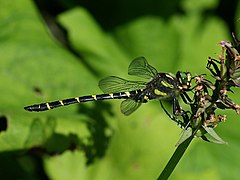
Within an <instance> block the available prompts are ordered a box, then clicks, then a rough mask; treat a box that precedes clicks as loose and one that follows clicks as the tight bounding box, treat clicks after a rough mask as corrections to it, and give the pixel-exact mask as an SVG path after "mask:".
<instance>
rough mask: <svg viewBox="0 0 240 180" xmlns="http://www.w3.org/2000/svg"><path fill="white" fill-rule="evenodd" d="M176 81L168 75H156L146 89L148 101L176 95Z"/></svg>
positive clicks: (177, 90)
mask: <svg viewBox="0 0 240 180" xmlns="http://www.w3.org/2000/svg"><path fill="white" fill-rule="evenodd" d="M178 86H179V84H178V81H177V79H176V78H175V77H174V76H173V75H171V74H168V73H158V74H157V75H156V76H155V77H154V78H153V79H152V80H151V81H150V82H149V83H148V84H147V87H146V91H148V93H147V95H148V97H149V99H166V98H171V97H176V96H177V95H178V92H179V89H178Z"/></svg>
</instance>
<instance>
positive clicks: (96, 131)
mask: <svg viewBox="0 0 240 180" xmlns="http://www.w3.org/2000/svg"><path fill="white" fill-rule="evenodd" d="M199 4H201V3H199ZM0 5H1V6H0V8H1V11H0V27H1V28H0V52H1V61H0V75H1V76H0V80H1V83H2V86H1V89H0V92H1V96H0V100H1V105H0V113H1V114H0V115H1V117H6V118H7V129H6V130H5V131H2V132H0V152H1V153H0V162H1V163H0V169H4V171H1V172H0V175H1V177H12V178H19V177H22V178H23V179H24V178H31V179H32V178H34V177H35V178H36V175H39V174H38V172H39V171H38V168H39V167H38V166H37V165H36V161H35V160H36V159H34V158H32V157H36V156H32V153H33V154H34V155H36V153H37V155H39V153H40V154H41V153H43V154H44V152H45V151H47V152H48V153H47V154H44V156H40V158H41V160H42V167H43V170H44V172H45V174H46V175H47V176H48V177H49V178H53V179H59V178H61V177H68V178H70V179H74V178H76V179H113V178H114V179H156V178H157V176H158V175H159V173H160V172H161V170H162V169H163V168H164V165H165V164H166V162H167V160H168V159H169V158H170V156H171V153H172V152H173V151H174V148H175V147H174V146H175V144H176V142H177V140H178V139H179V136H180V133H181V130H180V129H178V126H176V125H175V124H174V123H172V121H170V120H169V119H168V117H167V116H166V115H165V114H164V113H163V112H162V110H161V109H160V107H159V103H157V102H149V103H148V104H146V105H143V106H142V107H141V108H140V109H139V110H137V111H136V112H135V113H134V114H132V115H131V116H129V117H125V116H124V115H122V114H121V113H120V110H119V104H120V102H119V101H117V102H115V101H114V102H111V103H95V102H92V103H86V104H80V105H75V106H74V105H73V106H69V107H63V108H59V109H56V110H52V111H48V112H42V113H29V112H26V111H24V109H23V107H24V106H26V105H30V104H33V103H38V102H45V101H51V100H57V99H61V98H68V97H74V96H80V95H88V94H91V93H93V94H96V93H101V91H100V90H99V88H98V87H97V84H98V81H99V80H100V79H101V78H103V77H105V76H108V75H117V76H121V77H124V78H125V77H128V79H131V78H132V77H129V76H127V68H128V65H129V63H130V62H131V60H132V59H134V58H136V57H138V56H145V57H146V58H147V60H148V61H149V63H150V64H151V65H153V66H154V67H156V68H157V69H158V70H159V71H162V72H165V71H171V72H172V73H175V72H176V71H177V70H188V71H190V72H193V73H195V72H196V73H206V70H205V65H206V62H207V57H208V56H211V55H214V53H219V52H220V50H219V46H216V44H217V42H219V41H220V40H226V39H227V33H226V29H227V28H226V27H225V25H224V24H223V23H222V21H221V20H219V19H218V18H216V17H210V18H207V20H205V21H203V19H202V16H200V12H201V11H202V9H204V8H206V7H205V6H203V5H199V6H198V11H195V12H196V13H194V14H193V12H194V11H192V10H191V9H189V8H191V6H190V7H188V9H186V15H185V16H182V15H176V16H173V17H171V18H169V19H168V20H166V19H165V20H164V19H162V18H161V17H159V16H153V15H149V16H142V17H138V18H136V19H132V20H131V21H128V22H127V23H124V24H119V25H118V26H117V27H116V28H115V29H113V30H111V31H104V30H103V29H102V28H101V26H100V25H99V24H98V23H97V21H96V20H95V19H94V18H93V16H92V15H91V14H90V13H89V12H88V10H86V9H85V8H83V7H78V8H74V9H70V10H68V11H66V12H64V13H62V14H60V16H59V17H58V21H59V23H60V24H61V25H62V26H63V27H64V28H65V29H66V31H67V32H68V37H69V42H70V45H71V46H72V47H73V49H74V50H75V51H76V52H78V53H79V54H80V55H81V56H79V57H82V58H79V57H78V56H75V55H74V54H73V53H72V52H71V51H69V50H67V49H65V48H64V47H63V46H62V45H61V44H60V43H58V42H57V41H56V40H55V39H53V38H52V37H53V36H51V35H50V34H49V32H48V29H47V27H46V24H45V23H44V21H42V19H41V18H40V15H39V14H38V12H37V11H36V7H35V6H34V5H33V3H32V1H29V0H16V1H14V3H12V2H8V1H4V0H0ZM238 94H239V93H238ZM235 97H237V94H236V95H235ZM233 99H234V98H233ZM235 116H236V115H235V114H234V113H231V114H230V113H229V117H228V119H229V121H227V123H226V124H224V125H225V126H224V127H223V126H220V128H219V129H220V130H219V134H220V136H221V137H223V139H224V140H226V141H228V142H229V145H228V146H224V145H221V146H220V145H214V144H207V143H205V142H198V140H196V142H195V143H193V144H192V146H191V147H190V151H187V153H186V157H185V159H183V161H181V162H180V164H179V166H178V167H177V169H176V172H175V173H174V176H173V178H176V179H179V178H181V177H186V178H189V179H190V178H192V177H202V176H204V177H206V178H209V177H211V179H218V178H219V177H222V178H224V179H226V178H229V177H230V176H231V177H233V178H234V177H239V173H238V171H234V170H236V169H237V167H238V164H239V160H238V156H237V152H239V148H240V146H239V142H238V139H239V135H238V133H237V132H238V126H239V122H238V121H237V120H235V119H237V118H235ZM2 119H4V118H0V120H2ZM0 124H1V122H0ZM225 127H226V128H225ZM110 138H111V141H110ZM229 147H230V148H229ZM71 150H72V151H73V152H70V151H71ZM56 153H57V156H52V155H53V154H54V155H56ZM13 157H14V158H13ZM38 157H39V156H38ZM91 158H92V159H91ZM10 160H11V161H10ZM87 161H90V162H89V163H91V165H90V166H87V165H86V162H87ZM209 169H211V171H210V170H209ZM78 170H79V171H78ZM198 170H199V171H198ZM11 171H15V172H16V173H15V174H14V173H10V172H11ZM59 171H61V173H60V172H59ZM2 172H5V174H4V175H2V174H3V173H2ZM80 172H82V173H80ZM213 172H214V173H213ZM225 172H234V173H231V174H230V175H229V174H228V173H225ZM60 175H62V176H60ZM63 175H64V176H63ZM36 179H37V178H36Z"/></svg>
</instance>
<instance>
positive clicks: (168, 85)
mask: <svg viewBox="0 0 240 180" xmlns="http://www.w3.org/2000/svg"><path fill="white" fill-rule="evenodd" d="M161 84H162V85H163V86H165V87H168V88H174V86H173V85H172V84H169V83H168V82H166V81H161Z"/></svg>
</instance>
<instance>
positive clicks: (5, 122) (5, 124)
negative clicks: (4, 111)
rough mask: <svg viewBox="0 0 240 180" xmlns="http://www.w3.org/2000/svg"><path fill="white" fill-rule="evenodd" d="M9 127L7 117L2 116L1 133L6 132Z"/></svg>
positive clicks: (0, 120)
mask: <svg viewBox="0 0 240 180" xmlns="http://www.w3.org/2000/svg"><path fill="white" fill-rule="evenodd" d="M7 126H8V122H7V117H6V116H0V133H1V132H2V131H6V130H7Z"/></svg>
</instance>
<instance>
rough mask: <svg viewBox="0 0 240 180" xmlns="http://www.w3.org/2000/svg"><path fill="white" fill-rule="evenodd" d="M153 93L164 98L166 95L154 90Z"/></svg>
mask: <svg viewBox="0 0 240 180" xmlns="http://www.w3.org/2000/svg"><path fill="white" fill-rule="evenodd" d="M154 93H155V94H156V95H158V96H166V95H167V93H165V92H162V91H159V90H158V89H154Z"/></svg>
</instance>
